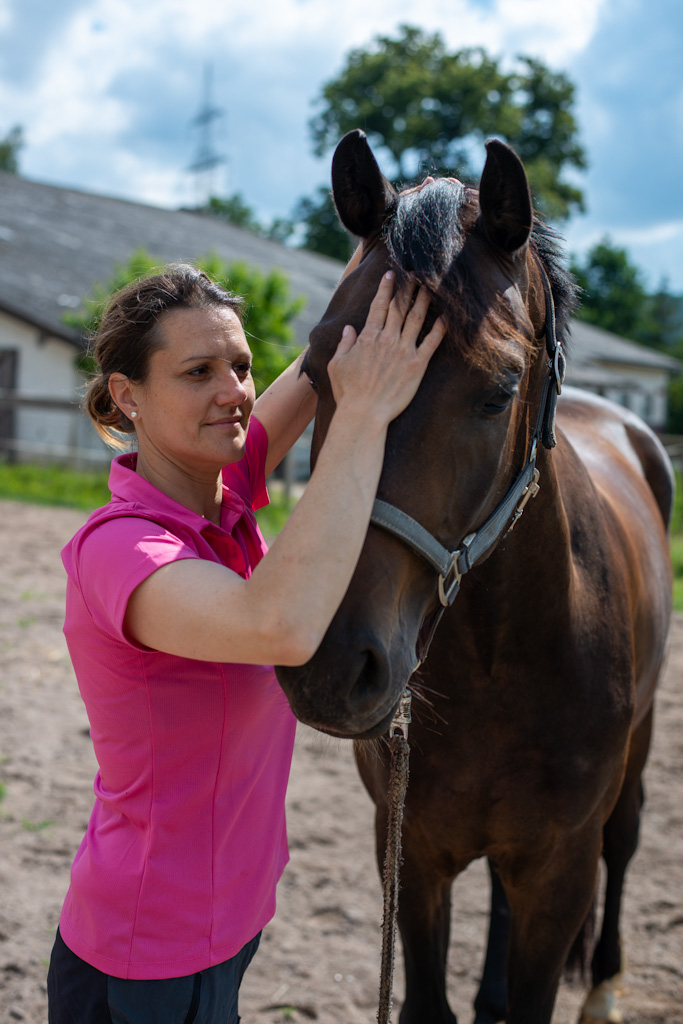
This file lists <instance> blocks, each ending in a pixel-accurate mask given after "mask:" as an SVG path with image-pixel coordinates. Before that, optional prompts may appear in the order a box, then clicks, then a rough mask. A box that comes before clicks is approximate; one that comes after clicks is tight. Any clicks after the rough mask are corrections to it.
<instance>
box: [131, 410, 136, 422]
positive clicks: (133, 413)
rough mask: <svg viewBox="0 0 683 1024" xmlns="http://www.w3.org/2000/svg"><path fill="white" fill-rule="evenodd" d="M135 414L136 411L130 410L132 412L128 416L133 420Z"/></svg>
mask: <svg viewBox="0 0 683 1024" xmlns="http://www.w3.org/2000/svg"><path fill="white" fill-rule="evenodd" d="M136 416H137V413H136V412H135V411H133V412H132V413H131V414H130V418H131V419H132V420H134V419H135V417H136Z"/></svg>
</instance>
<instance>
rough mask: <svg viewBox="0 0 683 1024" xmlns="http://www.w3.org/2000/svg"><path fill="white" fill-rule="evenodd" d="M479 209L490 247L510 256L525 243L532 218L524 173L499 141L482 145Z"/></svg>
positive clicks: (519, 162)
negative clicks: (482, 161) (483, 150)
mask: <svg viewBox="0 0 683 1024" xmlns="http://www.w3.org/2000/svg"><path fill="white" fill-rule="evenodd" d="M479 206H480V209H481V218H482V222H483V224H484V230H485V231H486V235H487V237H488V238H489V240H490V241H491V242H493V243H494V245H497V246H500V248H501V249H504V250H505V252H510V253H512V252H516V251H517V249H521V248H522V246H523V245H525V244H526V243H527V242H528V240H529V236H530V234H531V228H532V225H533V218H534V215H533V206H532V203H531V192H530V191H529V182H528V180H527V176H526V171H525V170H524V165H523V163H522V161H521V160H520V159H519V157H518V156H517V154H516V153H515V151H514V150H513V149H510V147H509V146H507V145H506V144H505V143H504V142H500V140H499V139H489V141H488V142H487V143H486V164H485V165H484V171H483V174H482V176H481V181H480V182H479Z"/></svg>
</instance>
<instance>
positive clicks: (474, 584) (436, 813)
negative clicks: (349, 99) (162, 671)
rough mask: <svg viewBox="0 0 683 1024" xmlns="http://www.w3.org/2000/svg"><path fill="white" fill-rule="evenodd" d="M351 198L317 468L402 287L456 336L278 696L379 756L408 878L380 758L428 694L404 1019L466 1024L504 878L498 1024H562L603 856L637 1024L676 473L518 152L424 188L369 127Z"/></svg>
mask: <svg viewBox="0 0 683 1024" xmlns="http://www.w3.org/2000/svg"><path fill="white" fill-rule="evenodd" d="M332 184H333V194H334V200H335V203H336V206H337V210H338V213H339V216H340V219H341V221H342V223H343V224H344V225H345V226H346V227H347V229H348V230H349V231H350V232H352V233H353V234H354V235H356V236H358V238H359V239H361V244H362V250H361V258H360V262H358V265H357V266H356V267H355V268H354V269H352V271H351V272H350V273H348V275H347V276H346V277H345V278H344V279H343V280H342V281H341V282H340V284H339V286H338V288H337V290H336V292H335V293H334V295H333V296H332V299H331V301H330V303H329V306H328V308H327V310H326V312H325V314H324V315H323V317H322V319H321V320H320V322H319V323H318V324H317V326H316V327H315V328H314V329H313V331H312V333H311V338H310V347H309V351H308V354H307V356H306V362H305V372H306V373H307V374H308V375H309V377H310V379H311V382H312V384H313V386H314V387H315V389H316V390H317V392H318V409H317V413H316V421H315V427H314V434H313V442H312V465H313V466H314V465H315V459H316V456H317V452H318V451H319V449H320V446H321V444H322V442H323V440H324V438H325V434H326V431H327V429H328V425H329V423H330V419H331V417H332V416H333V414H334V400H333V396H332V393H331V388H330V384H329V379H328V376H327V371H326V367H327V363H328V361H329V359H330V357H331V356H332V354H333V352H334V350H335V347H336V344H337V341H338V339H339V337H340V336H341V331H342V327H343V326H344V324H346V323H350V324H353V326H354V327H355V328H356V329H357V330H360V329H361V328H362V325H363V323H364V321H365V317H366V313H367V310H368V307H369V304H370V301H371V299H372V297H373V295H374V293H375V290H376V288H377V285H378V283H379V281H380V278H381V276H382V274H384V273H385V271H386V270H387V269H388V268H389V267H391V268H393V269H394V271H395V273H396V275H397V283H398V284H400V283H401V281H403V280H405V279H406V277H407V276H408V275H412V276H413V277H414V278H416V279H417V280H418V281H419V282H420V283H422V284H424V285H426V287H427V288H429V290H430V292H431V294H432V296H433V298H432V307H433V315H434V316H436V315H441V316H443V317H444V318H445V319H446V322H447V324H448V332H447V335H446V338H445V339H444V341H443V342H442V344H441V346H440V348H439V350H438V351H437V353H436V355H435V356H434V357H433V359H432V361H431V363H430V366H429V368H428V370H427V373H426V375H425V377H424V379H423V381H422V383H421V385H420V388H419V390H418V393H417V395H416V397H415V398H414V400H413V402H412V403H411V405H410V406H409V407H408V408H407V409H406V410H405V411H404V412H403V413H402V414H401V415H400V416H399V417H398V418H397V419H396V420H395V421H394V422H393V423H392V424H391V426H390V429H389V432H388V437H387V443H386V455H385V460H384V466H383V470H382V474H381V479H380V483H379V489H378V500H377V502H376V503H375V509H374V512H373V518H372V521H371V524H370V526H369V529H368V533H367V537H366V540H365V544H364V547H363V550H362V553H361V556H360V559H359V562H358V565H357V568H356V570H355V574H354V576H353V579H352V581H351V584H350V586H349V588H348V591H347V593H346V596H345V597H344V599H343V602H342V604H341V606H340V608H339V610H338V612H337V614H336V616H335V618H334V620H333V622H332V624H331V625H330V628H329V630H328V631H327V634H326V636H325V637H324V640H323V642H322V644H321V645H320V648H319V649H318V651H317V652H316V654H315V655H314V657H313V658H312V659H311V660H310V661H309V662H308V663H307V664H306V665H304V666H302V667H300V668H278V669H277V676H278V679H279V681H280V683H281V685H282V687H283V689H284V691H285V693H286V694H287V697H288V699H289V702H290V705H291V707H292V709H293V711H294V713H295V714H296V715H297V716H298V718H299V719H300V720H302V721H303V722H306V723H308V724H309V725H311V726H313V727H314V728H316V729H320V730H322V731H324V732H326V733H329V734H331V735H333V736H338V737H352V738H354V740H355V741H356V742H355V744H354V746H355V749H356V757H357V762H358V767H359V770H360V774H361V777H362V779H363V782H364V784H365V786H366V788H367V789H368V791H369V793H370V795H371V797H372V799H373V801H374V803H375V804H376V829H377V833H376V834H377V849H378V857H379V860H380V863H381V862H382V858H383V849H384V843H385V838H384V837H385V834H386V822H387V815H388V806H387V776H388V756H387V752H386V744H381V743H377V742H374V743H372V742H368V741H372V740H373V739H374V738H376V737H378V736H381V735H385V734H386V730H387V727H388V726H389V724H390V722H391V720H392V716H393V714H394V711H395V709H396V707H397V705H398V702H399V700H400V698H401V694H402V693H403V691H404V689H405V688H406V686H407V684H408V683H410V688H411V690H412V691H413V694H414V698H415V700H414V712H413V718H414V721H413V724H412V726H411V730H410V745H411V768H410V782H409V786H408V793H407V800H406V806H405V814H404V821H403V864H402V868H401V882H400V884H401V895H400V906H399V914H398V923H399V929H400V934H401V938H402V943H403V951H404V959H405V974H406V991H405V1000H404V1003H403V1006H402V1009H401V1013H400V1022H401V1024H456V1018H455V1016H454V1014H453V1013H452V1011H451V1009H450V1007H449V1004H448V1000H447V996H446V962H447V951H448V941H449V927H450V891H451V885H452V883H453V880H454V879H455V878H456V877H457V876H458V874H459V873H460V872H461V871H463V870H464V869H465V868H466V866H467V865H468V864H469V863H470V862H471V861H473V860H474V859H476V858H480V857H485V858H487V859H488V862H489V864H490V866H491V872H492V879H493V888H492V893H493V897H492V913H491V918H490V926H489V927H490V931H489V942H488V949H487V956H486V962H485V967H484V972H483V978H482V981H481V986H480V989H479V992H478V995H477V998H476V1000H475V1011H476V1022H477V1024H491V1022H493V1021H500V1020H506V1021H507V1022H508V1024H520V1022H522V1021H524V1022H525V1024H548V1022H549V1021H550V1019H551V1016H552V1012H553V1006H554V1002H555V998H556V993H557V988H558V984H559V981H560V978H561V976H562V972H563V968H564V966H565V964H566V962H567V958H568V956H569V954H570V952H571V949H572V948H573V947H576V948H578V944H579V941H580V938H581V936H582V935H584V933H585V928H586V923H587V921H588V920H590V918H591V908H592V907H593V905H594V898H595V893H596V884H597V878H598V868H599V862H600V858H601V856H602V858H603V859H604V863H605V867H606V878H607V881H606V892H605V902H604V912H603V920H602V926H601V931H600V935H599V938H598V941H597V943H596V944H595V946H594V952H593V954H592V959H591V972H592V989H591V991H590V993H589V995H588V998H587V1000H586V1002H585V1004H584V1008H583V1018H582V1019H583V1020H585V1021H589V1020H590V1021H598V1020H599V1021H605V1022H606V1021H615V1020H618V1019H620V1017H619V1013H618V1010H617V1008H616V1005H615V998H616V996H615V992H616V989H617V986H618V979H619V975H620V973H621V970H622V954H621V946H620V935H619V916H620V904H621V895H622V887H623V883H624V877H625V872H626V868H627V865H628V862H629V860H630V858H631V857H632V855H633V853H634V851H635V849H636V845H637V841H638V830H639V820H640V812H641V806H642V803H643V788H642V782H641V775H642V771H643V768H644V765H645V761H646V757H647V753H648V747H649V743H650V736H651V729H652V718H653V695H654V690H655V685H656V682H657V678H658V675H659V673H660V670H661V667H662V663H663V659H664V656H665V651H666V645H667V633H668V626H669V621H670V615H671V590H672V579H671V565H670V558H669V550H668V522H669V516H670V511H671V506H672V497H673V474H672V471H671V466H670V463H669V461H668V459H667V457H666V454H665V452H664V450H663V448H662V446H661V444H660V442H659V441H658V439H657V437H656V436H655V434H654V433H653V432H652V431H651V430H650V429H649V428H648V427H647V426H646V425H645V424H644V423H643V422H642V421H641V420H640V419H638V418H637V417H636V416H635V415H633V414H631V413H630V412H628V411H627V410H625V409H623V408H620V407H618V406H616V405H613V404H611V403H609V402H607V401H605V400H604V399H602V398H600V397H598V396H592V395H589V394H588V393H584V392H579V391H576V390H571V389H568V388H564V389H563V388H562V380H563V376H564V361H565V355H566V351H567V344H568V341H569V334H570V316H571V313H572V311H573V309H574V306H575V302H576V288H575V286H574V284H573V281H572V278H571V276H570V274H569V273H568V272H567V271H566V270H565V269H564V265H563V262H562V251H561V242H560V238H559V236H558V235H557V234H556V233H555V232H554V230H553V229H551V228H550V227H549V226H548V225H547V224H545V223H544V221H543V220H542V219H541V218H540V217H539V216H538V215H537V214H535V212H534V210H533V205H532V199H531V194H530V188H529V184H528V180H527V176H526V173H525V170H524V167H523V164H522V162H521V160H520V159H519V157H518V156H517V155H516V154H515V153H514V151H513V150H512V149H511V148H510V147H509V146H507V145H506V144H505V143H503V142H501V141H499V140H495V139H493V140H489V142H488V143H487V146H486V160H485V165H484V169H483V172H482V176H481V180H480V183H479V188H478V190H477V189H475V188H473V187H468V186H465V185H463V184H462V183H460V182H458V181H456V180H455V179H450V178H441V179H436V180H433V181H430V180H428V181H427V183H426V184H425V185H424V186H423V187H422V188H420V189H417V190H410V191H408V192H405V193H400V194H399V193H398V192H397V191H396V190H395V189H394V188H393V186H392V185H391V184H390V183H389V182H388V180H387V179H386V178H385V177H384V176H383V175H382V173H381V171H380V169H379V166H378V164H377V161H376V159H375V157H374V155H373V153H372V150H371V148H370V146H369V144H368V141H367V139H366V137H365V135H364V133H363V132H360V131H356V132H353V133H350V134H349V135H347V136H345V137H344V139H343V140H342V141H341V143H340V144H339V146H338V148H337V150H336V152H335V155H334V159H333V165H332ZM428 328H429V323H428V324H427V325H426V328H425V329H428ZM560 391H562V395H561V397H559V401H558V394H559V392H560ZM512 525H514V529H511V526H512ZM439 619H440V620H441V621H440V623H438V620H439ZM437 624H438V628H436V626H437ZM430 641H431V648H430V649H429V657H428V659H427V660H426V661H424V663H423V664H422V665H421V666H420V667H419V670H418V671H415V669H416V662H419V660H420V659H423V658H424V655H425V653H426V648H427V646H428V644H429V642H430Z"/></svg>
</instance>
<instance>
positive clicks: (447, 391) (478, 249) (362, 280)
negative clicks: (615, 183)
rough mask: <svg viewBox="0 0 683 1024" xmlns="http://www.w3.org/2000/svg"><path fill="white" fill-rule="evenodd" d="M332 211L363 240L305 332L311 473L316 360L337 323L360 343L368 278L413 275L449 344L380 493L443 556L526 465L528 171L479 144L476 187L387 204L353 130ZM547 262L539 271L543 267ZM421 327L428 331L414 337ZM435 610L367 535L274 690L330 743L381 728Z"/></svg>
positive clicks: (539, 379) (532, 393) (374, 534)
mask: <svg viewBox="0 0 683 1024" xmlns="http://www.w3.org/2000/svg"><path fill="white" fill-rule="evenodd" d="M332 182H333V191H334V198H335V203H336V205H337V210H338V212H339V216H340V218H341V220H342V222H343V223H344V224H345V226H346V227H347V228H348V229H349V230H350V231H352V232H353V233H354V234H355V235H357V236H359V237H360V238H361V239H362V256H361V259H360V262H359V264H358V266H357V267H356V268H355V269H354V270H353V271H352V272H351V273H350V274H348V276H346V277H345V279H344V280H342V282H341V284H340V285H339V287H338V288H337V291H336V292H335V294H334V295H333V297H332V300H331V302H330V304H329V306H328V308H327V310H326V312H325V315H324V316H323V318H322V320H321V321H320V323H319V324H318V325H317V326H316V327H315V328H314V330H313V332H312V334H311V339H310V341H311V344H310V351H309V354H308V356H307V363H306V371H307V372H308V374H309V376H310V378H311V381H312V383H313V385H314V386H315V388H316V390H317V392H318V412H317V416H316V423H315V432H314V438H313V447H312V461H313V463H315V459H316V455H317V452H318V451H319V449H320V446H321V444H322V443H323V440H324V438H325V435H326V432H327V429H328V426H329V423H330V419H331V417H332V415H333V412H334V399H333V396H332V391H331V388H330V384H329V379H328V376H327V364H328V362H329V360H330V358H331V356H332V354H333V353H334V351H335V347H336V345H337V342H338V340H339V338H340V337H341V333H342V328H343V327H344V325H345V324H347V323H351V324H353V326H354V327H355V328H356V330H358V331H360V330H361V328H362V326H363V324H364V322H365V318H366V314H367V311H368V307H369V305H370V302H371V300H372V298H373V296H374V294H375V291H376V289H377V286H378V284H379V281H380V278H381V276H382V274H383V273H384V272H385V271H386V270H387V268H388V267H393V268H394V270H395V271H396V274H397V280H398V281H399V282H400V280H401V278H402V277H404V276H405V275H407V274H413V275H415V277H416V278H417V279H418V280H419V281H420V282H421V283H422V284H425V285H426V286H427V287H428V288H429V289H430V291H431V292H432V295H433V302H432V306H433V316H436V315H438V314H441V315H442V316H443V317H444V318H445V319H446V321H447V324H448V334H447V336H446V338H445V339H444V341H443V342H442V344H441V347H440V349H439V350H438V351H437V353H436V355H435V356H434V358H433V359H432V362H431V364H430V366H429V369H428V371H427V373H426V375H425V378H424V380H423V382H422V384H421V386H420V389H419V391H418V393H417V395H416V397H415V399H414V400H413V402H412V403H411V405H410V406H409V408H408V409H406V410H405V412H403V413H402V415H401V416H399V417H398V419H396V420H395V421H394V422H393V423H392V424H391V425H390V428H389V433H388V439H387V445H386V456H385V461H384V467H383V471H382V476H381V480H380V485H379V491H378V497H379V498H380V499H381V500H382V501H384V502H387V503H389V504H391V505H393V506H396V507H397V508H399V509H401V510H402V511H403V512H405V513H407V514H408V515H409V516H411V517H412V518H413V519H414V520H417V522H418V523H420V524H421V525H422V526H423V527H425V528H426V529H427V530H428V531H429V533H430V534H432V535H433V536H434V537H436V538H437V539H438V540H439V542H440V543H441V544H442V545H444V546H445V547H447V548H448V549H449V550H451V551H452V550H454V549H456V548H457V547H458V545H459V544H460V543H461V541H462V540H463V538H465V537H467V536H468V535H470V534H471V533H472V532H473V531H476V530H477V528H478V527H480V526H481V524H482V523H484V522H485V521H486V520H487V518H488V517H489V516H490V514H491V513H492V512H493V511H494V510H495V509H496V507H497V506H498V504H499V503H500V501H501V499H502V498H503V496H504V495H505V494H506V492H507V491H508V489H509V487H510V485H511V483H512V482H513V481H514V480H515V478H516V476H517V474H519V472H520V470H521V469H522V468H523V466H524V465H525V464H526V463H527V462H528V458H529V447H530V442H531V437H532V434H533V432H534V422H535V416H536V410H537V408H538V406H539V402H540V392H541V390H542V387H543V378H544V375H545V373H546V367H547V361H546V360H545V359H544V358H540V354H541V352H542V351H545V346H544V345H543V344H542V339H543V336H544V334H545V313H546V298H545V293H544V285H543V276H542V275H543V271H542V270H541V269H540V266H541V263H540V260H539V256H538V248H539V242H538V235H539V232H540V234H541V235H542V240H541V244H542V246H545V250H546V251H548V252H549V251H551V250H552V242H551V241H549V237H548V232H547V229H544V228H542V227H541V228H539V227H538V226H536V228H535V230H534V239H533V240H532V228H533V227H534V225H533V219H534V218H533V212H532V204H531V198H530V193H529V186H528V183H527V178H526V174H525V172H524V168H523V166H522V164H521V162H520V160H519V158H518V157H517V156H516V155H515V154H514V153H513V151H512V150H511V149H510V148H509V147H507V146H506V145H504V144H503V143H501V142H497V141H493V142H490V143H488V145H487V160H486V166H485V168H484V172H483V174H482V178H481V182H480V187H479V190H478V191H477V190H476V189H473V188H467V187H465V186H463V185H462V184H460V183H459V182H457V181H455V180H454V179H437V180H435V181H433V182H432V183H429V184H426V185H425V186H424V187H423V188H422V189H419V190H413V191H411V192H408V193H404V194H401V195H399V194H398V193H397V192H396V191H395V190H394V189H393V187H392V186H391V185H390V183H389V182H388V181H387V180H386V179H385V178H384V177H383V176H382V174H381V173H380V171H379V168H378V166H377V163H376V161H375V159H374V157H373V155H372V152H371V150H370V148H369V146H368V144H367V141H366V139H365V136H364V135H363V133H362V132H352V133H351V134H350V135H347V136H346V137H345V138H344V139H343V140H342V142H341V143H340V144H339V146H338V148H337V151H336V153H335V157H334V161H333V169H332ZM546 262H547V261H546ZM428 328H429V323H428V324H427V325H426V328H425V330H427V329H428ZM438 606H439V598H438V596H437V574H436V572H435V570H434V568H433V567H432V566H430V565H429V564H428V562H427V561H426V560H425V559H424V558H423V557H421V556H420V555H418V554H416V553H415V552H414V551H413V550H412V548H411V547H410V546H408V545H406V544H404V543H403V542H402V541H401V540H400V539H399V538H397V537H396V536H394V535H392V534H390V533H388V532H386V531H385V530H384V529H380V528H378V527H377V526H374V525H372V526H371V527H370V529H369V531H368V536H367V538H366V541H365V546H364V548H363V552H362V554H361V558H360V560H359V563H358V566H357V569H356V572H355V575H354V577H353V580H352V582H351V584H350V586H349V589H348V591H347V594H346V596H345V598H344V600H343V602H342V605H341V607H340V608H339V611H338V613H337V615H336V616H335V618H334V620H333V622H332V624H331V626H330V628H329V630H328V632H327V634H326V636H325V638H324V640H323V642H322V644H321V645H320V648H319V649H318V651H317V652H316V654H315V656H314V657H313V658H312V659H311V661H310V662H308V663H307V664H306V665H304V666H302V667H301V668H287V669H283V668H279V669H278V670H277V675H278V679H279V680H280V683H281V685H282V687H283V689H284V690H285V693H286V694H287V696H288V698H289V701H290V704H291V706H292V708H293V710H294V712H295V714H296V715H297V717H298V718H299V719H301V720H302V721H304V722H307V723H308V724H310V725H312V726H314V727H316V728H318V729H322V730H324V731H326V732H330V733H333V734H336V735H341V736H371V735H376V734H378V733H379V732H381V731H382V730H383V729H384V728H386V726H387V724H388V722H389V720H390V718H391V715H392V712H393V710H394V708H395V706H396V704H397V701H398V699H399V697H400V694H401V692H402V691H403V689H404V688H405V686H406V684H407V682H408V679H409V677H410V675H411V673H412V671H413V669H414V667H415V662H416V655H415V651H416V642H417V639H418V634H419V632H420V628H421V625H422V623H423V622H424V621H425V619H428V618H429V616H430V615H432V614H433V613H434V612H435V609H437V608H438Z"/></svg>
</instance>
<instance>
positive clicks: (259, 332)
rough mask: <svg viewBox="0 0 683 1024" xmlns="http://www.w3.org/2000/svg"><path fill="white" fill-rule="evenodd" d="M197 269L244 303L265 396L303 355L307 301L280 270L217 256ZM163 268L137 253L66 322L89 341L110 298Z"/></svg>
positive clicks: (84, 362) (89, 368) (87, 361)
mask: <svg viewBox="0 0 683 1024" xmlns="http://www.w3.org/2000/svg"><path fill="white" fill-rule="evenodd" d="M196 265H197V266H198V267H199V268H200V269H201V270H203V271H204V272H205V273H206V274H208V275H209V277H210V278H212V280H214V281H217V282H218V283H219V284H221V285H222V286H223V287H224V288H227V289H228V290H229V291H232V292H236V293H237V294H238V295H241V296H242V297H243V298H244V299H245V302H246V312H245V316H244V331H245V334H246V336H247V340H248V342H249V345H250V348H251V350H252V353H253V355H254V380H255V382H256V390H257V393H259V394H260V393H261V391H263V390H264V389H265V388H266V387H267V386H268V385H269V384H270V383H272V381H273V380H275V378H276V377H277V376H278V374H280V373H281V372H282V371H283V370H284V369H285V368H286V367H287V366H288V365H289V364H290V363H291V361H292V359H293V358H294V357H295V355H296V354H297V353H298V351H299V346H298V345H297V343H296V335H295V332H294V328H293V327H292V321H293V319H294V318H295V317H296V316H297V314H298V313H299V312H300V311H301V309H302V308H303V306H304V302H305V299H304V298H303V297H302V296H300V297H298V298H292V296H291V295H290V293H289V283H288V280H287V277H286V275H285V274H283V273H282V272H281V271H279V270H271V271H269V272H268V273H263V272H262V271H260V270H258V269H257V268H255V267H252V266H249V265H248V264H247V263H243V262H239V261H236V262H232V263H228V262H226V261H225V260H223V259H221V257H220V256H218V254H217V253H208V254H207V255H206V256H203V257H201V258H200V259H198V260H197V261H196ZM162 266H163V262H162V261H160V260H158V259H155V258H154V257H153V256H151V255H150V254H149V253H148V252H147V251H146V249H144V248H142V247H140V248H138V249H136V250H135V252H133V253H132V254H131V256H130V257H129V259H128V260H127V262H125V263H120V264H117V266H116V268H115V270H114V273H113V274H112V277H111V278H110V279H109V281H107V282H106V283H104V284H96V285H95V286H94V287H93V288H92V290H91V292H90V294H89V295H88V296H86V297H85V298H84V299H83V303H82V308H81V309H80V310H75V311H69V312H66V313H64V316H63V319H64V322H65V323H66V324H68V326H70V327H73V328H75V329H76V330H78V331H80V332H81V334H82V335H83V336H84V337H91V336H92V335H93V334H94V333H95V331H96V330H97V327H98V326H99V322H100V320H101V318H102V314H103V313H104V310H105V308H106V306H107V304H108V302H109V300H110V298H111V296H112V295H113V294H114V293H115V292H117V291H119V290H120V289H121V288H123V287H124V286H125V285H127V284H129V283H130V282H131V281H137V280H139V279H140V278H142V277H148V276H149V275H150V274H154V273H157V272H158V271H159V270H160V269H161V268H162ZM78 365H79V366H80V368H81V369H82V370H84V371H85V372H93V371H94V370H95V369H96V367H95V363H94V360H93V359H92V356H81V357H79V362H78Z"/></svg>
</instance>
